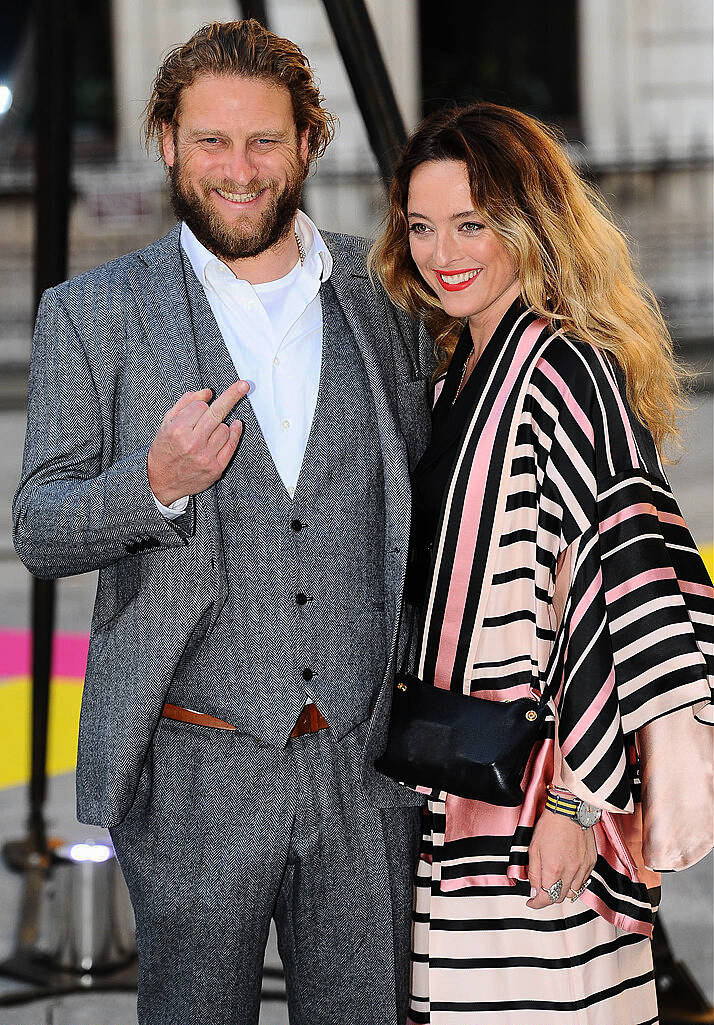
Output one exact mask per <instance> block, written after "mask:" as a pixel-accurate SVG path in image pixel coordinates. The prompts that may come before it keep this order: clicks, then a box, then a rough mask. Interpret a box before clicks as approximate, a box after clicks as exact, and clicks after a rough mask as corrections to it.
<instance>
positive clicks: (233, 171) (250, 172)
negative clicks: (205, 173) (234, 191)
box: [223, 146, 257, 185]
mask: <svg viewBox="0 0 714 1025" xmlns="http://www.w3.org/2000/svg"><path fill="white" fill-rule="evenodd" d="M223 170H224V173H225V176H226V177H227V178H231V179H232V180H233V181H234V182H236V184H238V185H248V184H249V183H250V182H251V181H252V180H253V179H254V178H255V175H256V170H257V169H256V165H255V161H254V159H253V155H252V154H251V152H250V150H248V149H246V148H243V147H242V146H233V147H232V148H231V150H230V152H229V153H227V154H226V160H225V162H224V165H223Z"/></svg>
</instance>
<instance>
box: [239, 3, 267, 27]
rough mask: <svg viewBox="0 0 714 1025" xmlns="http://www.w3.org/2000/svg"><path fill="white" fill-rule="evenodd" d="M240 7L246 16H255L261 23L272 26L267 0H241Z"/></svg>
mask: <svg viewBox="0 0 714 1025" xmlns="http://www.w3.org/2000/svg"><path fill="white" fill-rule="evenodd" d="M240 7H241V10H242V12H243V17H244V18H255V20H256V21H259V22H260V24H261V25H265V27H266V28H270V25H269V24H268V9H267V5H266V3H265V0H240Z"/></svg>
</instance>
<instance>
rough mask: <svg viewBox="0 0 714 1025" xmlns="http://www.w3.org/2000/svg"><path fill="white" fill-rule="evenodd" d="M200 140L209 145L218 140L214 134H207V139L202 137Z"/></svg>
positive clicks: (214, 143)
mask: <svg viewBox="0 0 714 1025" xmlns="http://www.w3.org/2000/svg"><path fill="white" fill-rule="evenodd" d="M202 141H203V142H205V143H207V144H208V145H209V146H215V145H216V143H218V142H219V140H218V139H217V138H216V137H215V135H209V137H208V138H207V139H203V140H202Z"/></svg>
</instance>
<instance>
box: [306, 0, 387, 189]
mask: <svg viewBox="0 0 714 1025" xmlns="http://www.w3.org/2000/svg"><path fill="white" fill-rule="evenodd" d="M323 5H324V8H325V11H326V13H327V17H328V18H329V21H330V25H331V26H332V31H333V33H334V36H335V40H336V42H337V46H338V48H339V51H340V55H341V57H342V61H343V63H344V65H345V69H346V71H347V75H348V76H349V80H350V83H351V85H352V90H353V92H354V94H355V99H356V100H357V105H358V107H359V109H360V113H361V114H362V120H363V121H364V124H365V128H366V129H367V136H368V138H369V142H370V146H371V147H372V152H373V153H374V156H375V158H376V160H377V164H378V166H379V173H380V175H381V178H382V181H383V182H384V184H385V185H387V184H388V182H389V180H390V178H391V175H392V170H393V167H394V161H395V159H396V157H397V154H398V153H399V150H400V149H401V147H402V146H403V144H404V141H405V139H406V130H405V127H404V121H403V119H402V115H401V113H400V111H399V107H398V106H397V101H396V98H395V95H394V90H393V89H392V83H391V80H390V78H389V73H388V72H387V68H386V66H385V64H384V59H383V57H382V53H381V50H380V49H379V43H378V42H377V36H376V35H375V32H374V28H373V26H372V22H371V20H370V17H369V13H368V11H367V8H366V6H365V3H364V0H323Z"/></svg>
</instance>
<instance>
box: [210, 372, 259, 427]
mask: <svg viewBox="0 0 714 1025" xmlns="http://www.w3.org/2000/svg"><path fill="white" fill-rule="evenodd" d="M249 391H250V385H249V384H248V382H247V381H234V382H233V384H232V385H230V386H229V387H228V388H226V390H225V391H224V392H223V393H222V394H221V395H219V396H218V398H217V399H216V400H215V402H212V403H211V405H210V406H209V407H208V409H207V410H206V412H205V413H204V414H203V417H201V420H202V421H203V420H204V419H205V420H206V426H207V427H208V428H209V431H208V433H209V434H210V433H212V432H213V430H214V428H215V425H216V424H217V423H223V421H224V420H225V418H226V417H227V416H228V414H229V413H230V412H231V410H232V409H233V407H234V406H236V405H237V404H238V403H239V402H240V400H241V399H242V398H244V397H245V396H246V395H247V394H248V392H249ZM201 426H203V424H201Z"/></svg>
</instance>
